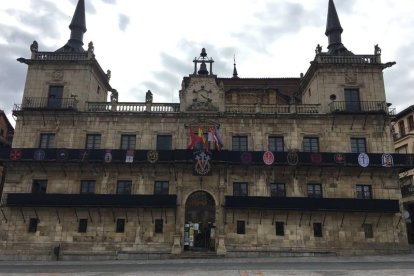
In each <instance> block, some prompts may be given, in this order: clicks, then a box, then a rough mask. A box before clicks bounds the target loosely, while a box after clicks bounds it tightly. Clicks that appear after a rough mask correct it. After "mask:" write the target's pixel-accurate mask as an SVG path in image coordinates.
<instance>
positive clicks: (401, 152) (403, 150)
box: [395, 145, 408, 154]
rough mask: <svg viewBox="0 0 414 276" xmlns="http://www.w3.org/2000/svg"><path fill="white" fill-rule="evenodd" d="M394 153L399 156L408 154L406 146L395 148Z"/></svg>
mask: <svg viewBox="0 0 414 276" xmlns="http://www.w3.org/2000/svg"><path fill="white" fill-rule="evenodd" d="M395 152H396V153H399V154H406V153H408V145H404V146H402V147H399V148H396V149H395Z"/></svg>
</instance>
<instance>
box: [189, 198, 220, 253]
mask: <svg viewBox="0 0 414 276" xmlns="http://www.w3.org/2000/svg"><path fill="white" fill-rule="evenodd" d="M215 206H216V204H215V201H214V198H213V197H212V196H211V195H210V194H209V193H207V192H205V191H197V192H194V193H192V194H191V195H190V196H189V197H188V199H187V202H186V204H185V224H184V250H185V251H214V250H215V244H216V243H215V236H216V231H215V230H216V229H215V228H216V226H215V217H216V207H215Z"/></svg>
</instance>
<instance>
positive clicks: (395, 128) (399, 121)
mask: <svg viewBox="0 0 414 276" xmlns="http://www.w3.org/2000/svg"><path fill="white" fill-rule="evenodd" d="M392 133H393V135H394V145H395V152H396V153H399V154H414V105H411V106H409V107H407V108H406V109H404V110H403V111H401V112H399V113H398V114H397V115H396V116H395V118H393V120H392ZM399 176H400V185H401V194H402V199H401V203H402V205H403V209H404V212H403V217H404V219H405V220H406V222H407V236H408V242H409V243H410V244H414V225H413V221H412V220H413V218H414V169H411V170H407V171H404V172H402V173H400V175H399Z"/></svg>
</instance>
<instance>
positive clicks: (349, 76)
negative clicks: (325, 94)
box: [345, 71, 358, 83]
mask: <svg viewBox="0 0 414 276" xmlns="http://www.w3.org/2000/svg"><path fill="white" fill-rule="evenodd" d="M357 80H358V74H357V73H356V72H354V71H347V72H346V73H345V83H356V82H357Z"/></svg>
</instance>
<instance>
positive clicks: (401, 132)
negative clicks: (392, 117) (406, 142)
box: [392, 126, 414, 141]
mask: <svg viewBox="0 0 414 276" xmlns="http://www.w3.org/2000/svg"><path fill="white" fill-rule="evenodd" d="M395 128H396V129H397V130H398V132H393V134H392V136H393V137H394V141H396V140H399V139H401V138H404V137H406V136H408V135H410V134H411V135H414V126H409V127H406V128H399V127H396V126H394V131H395Z"/></svg>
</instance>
